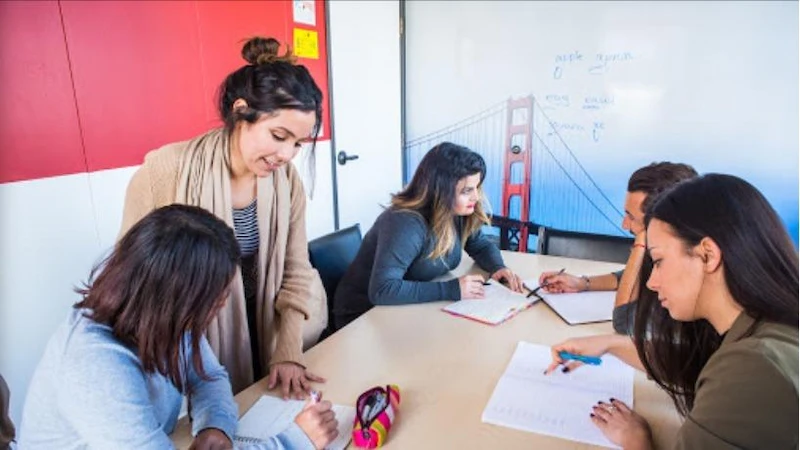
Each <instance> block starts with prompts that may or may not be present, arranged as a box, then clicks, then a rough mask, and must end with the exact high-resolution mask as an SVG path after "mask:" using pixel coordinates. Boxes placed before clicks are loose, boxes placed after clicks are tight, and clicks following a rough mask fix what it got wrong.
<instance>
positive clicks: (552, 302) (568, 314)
mask: <svg viewBox="0 0 800 450" xmlns="http://www.w3.org/2000/svg"><path fill="white" fill-rule="evenodd" d="M537 282H538V281H532V280H530V281H526V282H525V285H526V286H535V285H536V284H535V283H537ZM529 283H530V284H529ZM537 294H538V295H539V296H540V297H541V298H542V300H544V301H545V303H547V305H548V306H550V307H551V308H553V310H554V311H555V312H556V314H558V315H559V316H561V318H562V319H564V321H565V322H567V323H568V324H570V325H576V324H579V323H589V322H606V321H609V320H611V316H612V314H613V312H614V298H615V297H616V295H617V293H616V291H589V292H576V293H574V294H551V293H548V292H545V291H544V290H543V289H540V290H539V292H538V293H537Z"/></svg>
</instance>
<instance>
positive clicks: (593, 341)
mask: <svg viewBox="0 0 800 450" xmlns="http://www.w3.org/2000/svg"><path fill="white" fill-rule="evenodd" d="M613 338H614V336H589V337H583V338H574V339H568V340H566V341H564V342H562V343H560V344H556V345H554V346H552V347H551V348H550V351H551V352H552V353H553V362H552V363H551V364H550V366H548V367H547V370H545V372H544V373H545V374H549V373H551V372H552V371H554V370H556V368H558V366H559V365H561V364H564V368H563V369H561V371H562V372H569V371H572V370H575V369H577V368H578V367H580V366H581V365H583V363H582V362H580V361H573V360H570V361H565V360H564V359H563V358H561V357H560V356H559V355H558V354H559V353H560V352H569V353H573V354H576V355H583V356H602V355H604V354H606V353H607V352H608V349H609V346H610V342H611V339H613Z"/></svg>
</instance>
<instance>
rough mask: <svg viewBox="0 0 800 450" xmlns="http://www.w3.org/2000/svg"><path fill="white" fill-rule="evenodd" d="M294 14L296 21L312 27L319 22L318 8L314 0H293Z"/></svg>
mask: <svg viewBox="0 0 800 450" xmlns="http://www.w3.org/2000/svg"><path fill="white" fill-rule="evenodd" d="M292 14H293V16H294V21H295V22H297V23H302V24H305V25H311V26H312V27H313V26H315V25H316V24H317V15H316V8H315V5H314V0H294V1H292Z"/></svg>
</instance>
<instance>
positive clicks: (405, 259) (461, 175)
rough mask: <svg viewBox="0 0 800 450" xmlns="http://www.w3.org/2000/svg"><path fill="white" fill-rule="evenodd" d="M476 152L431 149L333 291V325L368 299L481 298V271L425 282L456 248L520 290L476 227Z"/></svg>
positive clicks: (481, 219) (483, 220)
mask: <svg viewBox="0 0 800 450" xmlns="http://www.w3.org/2000/svg"><path fill="white" fill-rule="evenodd" d="M485 177H486V164H485V163H484V161H483V158H482V157H481V156H480V155H479V154H477V153H475V152H473V151H472V150H470V149H468V148H466V147H462V146H459V145H455V144H452V143H449V142H444V143H441V144H439V145H436V146H435V147H433V148H432V149H431V150H430V151H428V153H427V154H426V155H425V157H423V158H422V161H421V162H420V164H419V167H418V168H417V171H416V173H415V174H414V177H413V178H412V180H411V183H409V184H408V186H406V188H405V189H403V190H402V191H401V192H399V193H397V194H395V195H394V196H393V197H392V204H391V206H390V207H389V208H388V209H386V210H385V211H384V212H383V213H381V215H380V216H378V218H377V219H376V220H375V224H374V225H373V226H372V228H370V230H369V231H368V232H367V234H366V236H364V240H363V242H362V244H361V248H360V249H359V251H358V254H357V255H356V257H355V259H354V260H353V263H352V264H351V265H350V267H349V268H348V270H347V272H346V273H345V275H344V277H343V278H342V280H341V282H340V283H339V286H338V288H337V289H336V295H335V297H334V317H335V327H336V329H339V328H342V327H343V326H345V325H347V324H348V323H350V322H351V321H353V320H354V319H356V318H357V317H358V316H360V315H361V314H363V313H365V312H367V311H368V310H369V309H370V308H372V306H373V305H400V304H405V303H422V302H432V301H438V300H461V299H475V298H483V296H484V289H483V283H484V281H485V280H484V277H483V276H481V275H464V276H462V277H461V278H458V279H454V280H449V281H431V280H433V279H434V278H436V277H439V276H441V275H444V274H446V273H447V272H449V271H450V270H452V269H454V268H455V267H456V266H458V265H459V263H460V262H461V254H462V252H463V251H464V250H466V252H467V253H468V254H469V255H470V256H471V257H472V258H473V259H474V260H475V262H476V263H477V264H478V265H479V266H480V268H481V269H483V270H485V271H486V272H488V273H489V274H490V276H491V278H493V279H495V280H498V281H503V282H505V283H506V284H507V285H508V287H509V288H511V289H513V290H514V291H517V292H522V281H521V280H520V278H519V276H518V275H516V274H515V273H514V272H512V271H511V270H510V269H508V268H507V267H505V265H504V263H503V258H502V256H501V254H500V250H499V249H498V247H497V246H496V245H495V244H493V243H492V242H491V241H490V240H489V239H488V238H487V237H486V236H485V235H484V234H483V233H482V232H481V227H482V226H483V225H486V224H489V223H490V222H489V218H488V217H487V216H486V214H485V213H484V211H483V206H482V204H481V202H482V200H483V193H482V191H481V185H482V184H483V180H484V178H485Z"/></svg>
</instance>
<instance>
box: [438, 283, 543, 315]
mask: <svg viewBox="0 0 800 450" xmlns="http://www.w3.org/2000/svg"><path fill="white" fill-rule="evenodd" d="M484 292H485V294H486V295H485V297H484V298H482V299H478V300H459V301H457V302H453V303H450V304H449V305H447V306H445V307H444V308H442V310H443V311H445V312H448V313H450V314H454V315H456V316H461V317H466V318H467V319H472V320H476V321H478V322H482V323H486V324H489V325H497V324H499V323H502V322H504V321H506V320H508V319H509V318H511V317H513V316H514V315H515V314H517V313H518V312H520V311H522V310H524V309H526V308H528V307H529V306H531V305H532V304H534V303H535V302H536V301H537V300H538V298H536V297H535V296H532V297H530V298H526V297H525V294H520V293H517V292H514V291H512V290H511V289H508V288H507V287H505V286H503V285H502V284H500V283H498V282H497V281H495V280H489V285H488V286H484Z"/></svg>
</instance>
